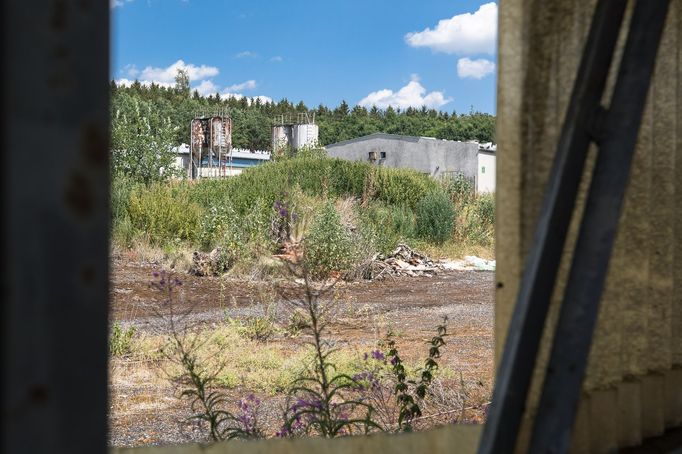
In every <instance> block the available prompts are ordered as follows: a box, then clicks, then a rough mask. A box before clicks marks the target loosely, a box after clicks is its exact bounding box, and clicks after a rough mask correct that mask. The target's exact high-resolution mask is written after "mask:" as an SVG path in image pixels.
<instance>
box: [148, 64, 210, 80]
mask: <svg viewBox="0 0 682 454" xmlns="http://www.w3.org/2000/svg"><path fill="white" fill-rule="evenodd" d="M179 69H184V70H185V71H187V75H188V76H189V80H191V81H196V80H204V79H209V78H211V77H214V76H217V75H218V72H219V71H218V68H216V67H215V66H206V65H201V66H196V65H193V64H191V63H190V64H189V65H188V64H186V63H185V62H184V61H182V60H178V61H176V62H175V63H173V64H171V65H170V66H167V67H165V68H154V67H152V66H147V67H146V68H144V69H143V70H142V71H141V72H140V73H139V78H140V79H143V80H153V81H156V82H157V83H158V82H163V83H171V84H174V83H175V76H176V75H177V74H178V70H179Z"/></svg>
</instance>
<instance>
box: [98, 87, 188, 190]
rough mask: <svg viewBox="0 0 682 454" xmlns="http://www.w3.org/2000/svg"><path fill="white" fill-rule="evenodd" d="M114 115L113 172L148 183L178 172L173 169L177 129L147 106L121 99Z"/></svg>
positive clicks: (132, 100) (130, 98)
mask: <svg viewBox="0 0 682 454" xmlns="http://www.w3.org/2000/svg"><path fill="white" fill-rule="evenodd" d="M117 104H118V105H117V106H116V110H115V111H114V112H113V115H112V128H111V147H112V156H111V158H112V159H111V164H112V173H113V174H114V176H125V177H127V178H131V179H133V180H135V181H139V182H142V183H145V184H149V183H151V182H153V181H161V180H166V179H168V178H170V177H171V176H173V175H175V174H177V173H178V171H176V170H175V169H174V167H173V162H174V160H175V154H174V152H173V142H174V140H173V139H174V134H175V127H174V126H173V125H172V124H171V121H170V119H169V118H167V117H166V118H164V117H161V116H160V115H159V114H158V112H155V111H154V109H153V108H152V107H151V105H149V104H148V103H146V102H144V101H141V100H140V99H138V98H136V97H128V98H127V99H121V100H119V102H118V103H117Z"/></svg>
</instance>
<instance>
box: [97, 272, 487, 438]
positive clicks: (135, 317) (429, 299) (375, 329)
mask: <svg viewBox="0 0 682 454" xmlns="http://www.w3.org/2000/svg"><path fill="white" fill-rule="evenodd" d="M112 265H113V266H112V271H113V273H112V291H111V299H112V308H111V316H112V319H113V320H118V321H121V322H122V323H123V324H124V325H128V324H133V325H135V326H136V328H138V331H139V332H142V333H145V332H149V333H152V332H154V331H155V328H156V325H155V322H154V320H155V316H154V314H155V313H156V312H157V311H158V310H159V309H160V308H161V309H162V308H163V306H162V303H163V298H162V295H160V294H159V292H158V291H157V290H154V289H152V288H150V286H149V283H150V281H151V280H152V278H153V277H152V273H153V272H154V271H155V268H154V267H153V266H151V265H142V264H139V263H134V262H126V261H122V260H114V261H113V264H112ZM180 277H181V279H182V282H183V285H182V294H183V296H182V298H181V299H183V301H184V302H183V304H191V305H192V307H193V312H192V317H193V320H194V321H195V322H197V323H206V324H214V323H218V322H220V321H221V320H224V319H225V317H236V318H240V317H245V316H252V315H260V314H262V312H263V307H264V306H263V299H264V298H266V296H264V295H267V294H268V293H267V292H266V290H267V289H268V286H269V284H266V283H257V282H251V283H248V282H243V281H236V280H229V279H219V278H206V277H204V278H200V277H194V276H187V275H183V276H180ZM493 281H494V273H491V272H478V271H452V272H447V273H441V274H439V275H437V276H434V277H431V278H428V277H418V278H408V277H405V278H399V279H395V280H391V279H389V280H385V281H381V282H359V283H342V284H340V285H339V287H338V292H337V294H336V295H335V296H334V300H335V309H334V310H335V311H336V312H335V317H334V321H333V323H332V324H331V325H330V327H329V336H330V337H331V338H332V339H333V340H334V341H335V343H337V345H339V346H349V347H352V348H357V349H358V350H360V351H366V350H367V349H371V348H373V347H374V346H375V345H376V342H377V339H379V338H381V337H382V336H383V335H385V332H386V331H387V330H391V331H392V332H394V333H396V334H397V338H398V339H399V345H400V348H401V355H403V356H404V357H405V358H408V359H410V358H412V359H418V358H419V359H421V358H423V356H424V352H425V345H424V342H425V341H426V340H427V339H429V338H430V337H431V336H432V335H433V332H434V327H435V326H436V325H437V324H438V323H439V322H440V321H441V320H442V318H443V317H445V316H447V317H448V320H449V322H448V326H449V332H450V334H451V335H450V336H449V337H448V339H447V340H448V345H447V354H446V355H444V357H443V360H442V361H443V365H444V366H447V367H449V368H450V369H452V370H456V371H460V372H461V374H462V375H461V380H462V383H464V384H465V386H466V387H467V389H468V390H469V391H468V392H470V394H471V395H470V396H469V398H470V399H471V401H472V402H473V401H476V402H478V403H479V404H480V403H481V402H483V401H485V400H486V399H487V398H488V397H489V394H490V390H491V389H492V369H493V292H494V290H493ZM284 306H285V304H284V303H281V302H279V303H275V304H274V306H273V307H274V308H275V309H274V311H275V314H278V315H277V316H278V317H280V318H282V322H284V320H283V319H284V317H285V314H286V313H287V311H286V310H285V309H286V308H285V307H284ZM305 341H306V339H305V338H288V337H277V338H275V339H274V340H271V341H269V342H271V343H277V345H281V346H283V348H287V349H291V350H295V349H296V348H300V346H301V345H302V344H303V343H304V342H305ZM111 377H112V380H111V384H110V389H111V413H110V420H111V435H110V443H111V444H112V445H114V446H132V445H148V444H167V443H183V442H189V441H198V440H202V439H203V438H202V432H201V431H200V430H199V428H198V427H197V426H196V425H195V424H193V423H187V422H186V421H185V419H186V418H187V416H189V413H188V409H187V403H186V402H182V401H180V400H179V399H177V392H175V391H174V390H173V389H172V388H171V387H170V385H169V383H168V381H167V380H165V378H164V377H162V376H160V374H159V373H158V370H155V368H154V365H153V364H142V365H140V364H138V363H135V362H133V361H129V360H125V359H116V360H113V361H112V363H111ZM456 381H457V382H458V383H459V381H460V379H459V378H458V379H457V380H456ZM245 391H248V390H235V391H234V392H235V398H237V396H239V395H241V396H243V395H244V394H243V393H244V392H245ZM240 393H241V394H240ZM262 397H263V399H264V403H265V404H266V405H267V406H268V407H269V408H270V411H268V412H266V413H267V414H268V418H271V419H272V420H273V423H272V424H276V419H277V417H278V415H279V410H278V408H279V407H278V406H279V405H280V404H281V401H282V396H278V395H272V396H262ZM482 414H483V412H482V410H481V409H480V408H477V409H476V410H472V412H470V415H469V416H468V419H469V420H471V421H474V422H475V421H480V420H481V418H482V417H483V416H482Z"/></svg>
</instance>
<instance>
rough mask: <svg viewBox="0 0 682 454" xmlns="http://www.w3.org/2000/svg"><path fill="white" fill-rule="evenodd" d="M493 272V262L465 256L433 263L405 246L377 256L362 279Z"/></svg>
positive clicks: (402, 245) (401, 245)
mask: <svg viewBox="0 0 682 454" xmlns="http://www.w3.org/2000/svg"><path fill="white" fill-rule="evenodd" d="M455 270H456V271H471V270H474V271H495V260H485V259H482V258H480V257H475V256H466V257H464V260H456V261H455V260H446V261H439V262H434V261H433V260H431V259H430V258H429V257H427V256H426V255H424V254H420V253H419V252H416V251H415V250H413V249H412V248H410V247H409V246H407V245H406V244H399V245H398V247H397V248H396V249H395V250H394V251H393V252H392V253H391V254H390V255H388V256H384V255H382V254H377V255H375V256H374V258H373V259H372V261H371V262H370V264H369V266H368V267H367V270H366V272H365V275H364V277H365V278H366V279H370V280H375V279H385V278H386V277H389V276H390V277H398V276H410V277H417V276H427V277H431V276H433V275H435V274H437V273H438V272H439V271H455Z"/></svg>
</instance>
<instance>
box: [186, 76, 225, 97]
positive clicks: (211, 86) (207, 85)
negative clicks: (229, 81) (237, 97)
mask: <svg viewBox="0 0 682 454" xmlns="http://www.w3.org/2000/svg"><path fill="white" fill-rule="evenodd" d="M194 90H196V91H198V92H199V95H201V96H208V95H215V94H216V93H218V92H219V91H220V87H219V86H218V85H216V84H215V83H213V81H212V80H203V81H201V83H200V84H199V85H197V86H196V87H193V88H192V92H194Z"/></svg>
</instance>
